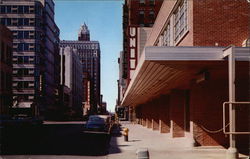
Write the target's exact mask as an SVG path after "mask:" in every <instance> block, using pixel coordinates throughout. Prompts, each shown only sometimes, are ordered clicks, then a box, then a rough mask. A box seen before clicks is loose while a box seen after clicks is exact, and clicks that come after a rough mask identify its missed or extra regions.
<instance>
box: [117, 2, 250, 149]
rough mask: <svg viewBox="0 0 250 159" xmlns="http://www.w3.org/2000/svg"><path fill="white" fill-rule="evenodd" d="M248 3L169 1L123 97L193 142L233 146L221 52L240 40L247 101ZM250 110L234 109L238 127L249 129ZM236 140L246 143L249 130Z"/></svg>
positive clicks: (239, 97) (240, 94)
mask: <svg viewBox="0 0 250 159" xmlns="http://www.w3.org/2000/svg"><path fill="white" fill-rule="evenodd" d="M249 9H250V4H249V3H248V2H247V1H237V2H236V1H228V2H227V3H225V1H215V0H206V1H198V0H193V1H189V0H175V1H164V2H163V4H162V7H161V10H160V11H159V13H158V16H157V19H156V20H155V24H154V26H153V28H152V30H151V33H150V36H149V37H148V39H147V42H146V45H145V47H144V50H143V51H142V52H141V58H140V59H139V60H138V64H137V67H136V69H135V72H134V75H133V77H132V78H131V82H130V83H129V85H128V87H127V90H126V92H125V94H124V97H123V99H122V102H121V105H123V106H129V107H131V109H135V113H136V119H137V121H138V122H139V123H140V124H142V125H143V126H146V127H148V128H151V129H153V130H158V131H160V132H162V133H168V134H169V136H170V137H171V138H174V139H175V138H183V139H185V140H186V141H187V143H189V145H190V146H195V145H196V146H218V145H221V146H224V147H228V146H229V138H228V136H225V134H224V133H223V131H222V122H223V119H222V114H223V112H222V110H223V109H222V105H223V102H226V101H229V95H228V94H229V93H228V92H229V91H228V89H229V85H228V84H229V80H228V73H229V71H228V59H227V58H224V57H223V54H225V52H226V51H227V49H228V48H227V46H229V45H235V46H237V47H235V48H233V50H234V51H233V52H234V54H235V57H236V81H235V87H236V101H249V99H250V93H249V90H250V88H249V79H250V75H249V72H250V70H249V69H250V67H249V65H250V63H249V58H250V48H249V47H245V46H246V41H249V40H247V39H249V38H250V37H249V35H250V32H249V31H250V30H249V23H248V21H249V17H250V15H249V13H250V10H249ZM241 46H244V47H241ZM249 111H250V110H249V107H248V106H242V107H241V109H236V129H237V131H249V127H248V126H247V125H248V124H249V122H250V121H249V118H248V116H249V113H250V112H249ZM226 117H227V118H228V116H226ZM134 120H135V119H134ZM226 123H228V120H227V121H226ZM236 143H237V145H236V147H237V148H238V149H239V150H240V151H241V152H243V151H248V147H249V138H248V136H247V135H240V136H238V135H237V136H236Z"/></svg>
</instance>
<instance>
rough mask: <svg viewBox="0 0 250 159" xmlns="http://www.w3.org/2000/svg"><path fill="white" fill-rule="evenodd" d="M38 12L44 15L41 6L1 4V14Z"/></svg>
mask: <svg viewBox="0 0 250 159" xmlns="http://www.w3.org/2000/svg"><path fill="white" fill-rule="evenodd" d="M34 13H36V14H38V15H42V9H41V7H40V6H36V7H35V6H16V5H13V6H10V5H8V6H6V5H5V6H3V5H2V6H0V14H34Z"/></svg>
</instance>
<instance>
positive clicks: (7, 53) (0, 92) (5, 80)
mask: <svg viewBox="0 0 250 159" xmlns="http://www.w3.org/2000/svg"><path fill="white" fill-rule="evenodd" d="M11 106H12V33H11V31H10V30H9V29H8V28H7V27H5V26H3V25H0V115H7V114H9V108H11Z"/></svg>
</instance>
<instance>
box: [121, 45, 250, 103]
mask: <svg viewBox="0 0 250 159" xmlns="http://www.w3.org/2000/svg"><path fill="white" fill-rule="evenodd" d="M225 49H226V47H166V46H164V47H159V46H155V47H154V46H152V47H145V49H144V51H143V53H142V55H141V57H140V60H139V62H138V65H137V67H136V70H135V72H134V75H133V76H132V78H131V81H130V84H129V86H128V88H127V90H126V92H125V94H124V98H123V100H122V103H121V105H123V106H137V105H139V104H143V103H145V102H147V101H149V100H150V99H152V98H154V97H156V96H159V95H162V94H168V93H169V92H170V91H171V89H185V88H187V87H188V85H190V81H192V80H196V79H197V78H198V76H199V74H200V73H201V72H202V71H203V70H206V69H222V68H223V69H224V71H223V72H226V71H225V68H227V65H228V62H227V59H224V58H223V53H224V50H225ZM234 50H235V57H236V60H237V61H242V62H243V65H244V66H245V65H248V66H249V62H250V48H249V47H235V49H234ZM245 68H246V69H249V68H248V67H245ZM225 75H226V74H225Z"/></svg>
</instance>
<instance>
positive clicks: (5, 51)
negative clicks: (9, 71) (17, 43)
mask: <svg viewBox="0 0 250 159" xmlns="http://www.w3.org/2000/svg"><path fill="white" fill-rule="evenodd" d="M0 51H1V53H0V61H1V62H4V63H6V64H7V65H11V55H12V49H11V47H10V46H8V45H6V44H5V43H4V42H3V41H2V42H0Z"/></svg>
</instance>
